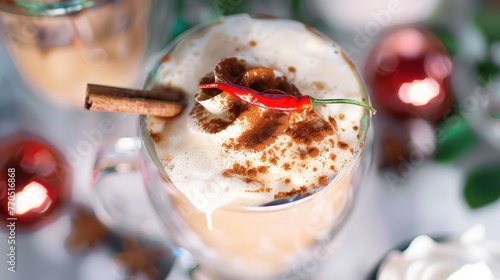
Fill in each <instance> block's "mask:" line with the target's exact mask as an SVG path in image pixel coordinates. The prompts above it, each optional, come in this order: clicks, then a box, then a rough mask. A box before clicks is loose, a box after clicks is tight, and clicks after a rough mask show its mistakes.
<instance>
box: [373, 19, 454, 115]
mask: <svg viewBox="0 0 500 280" xmlns="http://www.w3.org/2000/svg"><path fill="white" fill-rule="evenodd" d="M452 72H453V61H452V59H451V57H450V55H449V54H448V52H447V51H446V49H445V47H444V46H443V44H442V43H441V42H440V41H439V39H438V38H437V37H435V36H434V35H432V34H431V33H430V32H428V31H426V30H425V29H422V28H419V27H410V26H406V27H399V28H397V29H393V30H391V31H389V32H387V34H386V35H385V36H383V37H382V38H381V39H380V41H379V42H378V43H377V44H376V45H375V47H374V48H373V49H372V51H371V53H370V55H369V57H368V59H367V62H366V64H365V68H364V71H363V74H364V79H365V82H366V84H367V86H368V88H369V90H370V96H371V99H372V101H373V104H374V106H375V107H376V108H377V109H378V110H380V111H382V112H386V113H388V114H389V115H392V116H394V117H397V118H413V117H421V118H423V119H425V120H427V121H430V122H436V121H438V120H441V119H443V118H444V117H445V116H446V115H447V114H448V113H449V111H450V109H451V107H452V105H453V95H452V94H451V90H450V78H451V75H452Z"/></svg>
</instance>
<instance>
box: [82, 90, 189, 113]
mask: <svg viewBox="0 0 500 280" xmlns="http://www.w3.org/2000/svg"><path fill="white" fill-rule="evenodd" d="M183 107H184V105H183V104H182V103H181V102H180V98H179V97H178V96H175V97H173V98H172V96H168V95H164V96H161V95H160V94H158V91H157V90H152V91H145V90H137V89H128V88H117V87H109V86H103V85H94V84H88V85H87V95H86V98H85V109H87V110H90V111H108V112H121V113H132V114H140V115H152V116H158V117H174V116H176V115H178V114H179V113H180V112H181V111H182V109H183Z"/></svg>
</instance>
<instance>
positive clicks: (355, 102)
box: [309, 96, 377, 114]
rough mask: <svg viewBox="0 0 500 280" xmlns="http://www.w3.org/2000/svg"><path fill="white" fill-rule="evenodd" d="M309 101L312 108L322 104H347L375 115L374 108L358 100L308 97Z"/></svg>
mask: <svg viewBox="0 0 500 280" xmlns="http://www.w3.org/2000/svg"><path fill="white" fill-rule="evenodd" d="M309 99H311V104H312V107H313V108H314V107H316V106H319V105H324V104H349V105H356V106H360V107H363V108H365V109H368V110H370V111H371V112H372V113H373V114H375V113H377V110H376V109H375V108H373V107H372V106H370V105H368V104H366V103H364V102H361V101H358V100H353V99H316V98H313V97H310V96H309Z"/></svg>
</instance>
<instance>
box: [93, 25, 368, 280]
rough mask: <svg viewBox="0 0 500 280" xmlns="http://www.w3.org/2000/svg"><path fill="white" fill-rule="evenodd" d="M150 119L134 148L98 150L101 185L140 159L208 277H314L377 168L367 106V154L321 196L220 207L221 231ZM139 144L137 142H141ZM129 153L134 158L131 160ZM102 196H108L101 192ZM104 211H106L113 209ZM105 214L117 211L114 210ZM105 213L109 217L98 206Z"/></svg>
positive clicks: (153, 76)
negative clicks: (163, 148) (177, 182)
mask: <svg viewBox="0 0 500 280" xmlns="http://www.w3.org/2000/svg"><path fill="white" fill-rule="evenodd" d="M217 22H219V21H215V23H210V24H206V25H202V26H198V27H196V28H194V29H192V30H190V31H188V32H187V33H186V34H184V35H183V36H181V38H179V39H178V40H176V41H174V42H173V43H171V44H170V45H169V46H167V48H166V49H165V50H164V51H163V55H164V56H167V55H168V54H170V53H171V52H172V50H174V49H175V48H176V47H177V46H179V44H180V43H182V42H183V39H184V38H186V37H189V36H191V35H193V34H197V33H200V32H202V31H203V30H206V29H207V28H209V27H211V26H213V25H215V24H217ZM321 36H323V35H321ZM325 39H326V40H328V38H326V37H325ZM160 64H161V62H160V63H159V64H158V65H157V66H156V68H154V70H153V71H152V72H151V73H150V75H149V77H148V79H147V81H146V83H145V90H149V89H152V88H153V87H154V86H155V84H156V83H157V79H158V75H159V74H158V73H157V71H156V70H158V67H159V65H160ZM351 67H353V66H352V65H351ZM353 70H354V72H355V73H356V74H357V72H356V71H355V69H353ZM356 78H357V80H358V81H359V86H360V89H361V90H362V91H363V92H362V95H363V97H364V98H365V100H368V96H367V93H366V90H365V88H364V85H363V82H362V81H361V78H360V77H359V75H358V76H357V77H356ZM148 119H149V116H145V115H142V116H140V117H139V137H138V138H137V140H138V139H139V138H140V139H141V141H131V142H128V143H129V145H128V146H127V145H125V146H123V145H122V147H121V148H119V149H118V150H117V149H115V150H114V151H113V152H112V153H109V150H104V152H103V153H101V154H100V155H98V158H97V164H96V166H97V167H96V171H97V174H98V176H97V178H98V180H97V182H99V180H102V179H103V177H106V176H109V175H111V174H115V173H119V172H120V170H123V168H118V166H120V165H123V164H124V162H126V161H127V160H126V159H127V158H128V160H129V163H130V162H131V163H132V164H131V165H130V166H129V167H132V168H126V170H130V169H132V170H133V169H134V168H133V167H134V166H135V165H136V163H138V166H140V170H141V173H142V175H143V176H144V182H145V185H146V188H147V193H148V195H149V202H150V204H152V206H153V208H154V209H155V212H156V213H157V214H158V215H157V216H158V218H159V220H160V221H161V224H162V225H161V226H162V228H164V230H165V232H166V235H167V238H168V239H169V240H170V241H172V242H173V243H174V244H175V246H178V247H180V248H182V249H185V250H187V251H188V252H189V253H190V254H191V255H192V256H193V258H194V261H195V262H196V263H197V264H198V266H197V268H199V269H200V271H201V274H202V275H204V276H205V277H208V278H210V279H217V280H222V279H288V280H297V279H307V277H309V275H310V274H311V273H313V272H314V270H316V269H317V267H318V266H319V265H320V264H321V263H323V262H325V261H326V260H327V259H328V256H329V255H330V254H331V253H332V252H333V251H334V245H333V239H334V237H335V235H336V233H337V232H338V231H339V229H340V228H341V225H342V224H343V222H344V221H345V219H346V216H347V214H348V213H349V211H350V209H351V208H352V204H353V200H354V195H355V192H356V189H357V186H358V185H359V184H360V181H361V180H362V178H363V177H364V175H366V174H365V173H366V171H367V169H368V167H369V165H370V160H371V158H370V156H371V155H370V153H369V149H370V145H369V144H370V142H371V141H370V138H371V135H369V133H368V130H369V127H370V113H369V112H368V111H366V110H365V111H364V115H363V118H362V120H361V123H360V127H359V131H358V137H359V139H360V143H361V147H363V146H364V148H363V151H362V152H360V153H357V154H356V155H355V156H354V158H353V159H352V160H351V161H350V162H349V163H348V164H347V165H346V166H345V167H344V168H343V169H342V171H340V172H339V173H338V174H337V175H336V176H335V177H334V178H333V179H331V181H330V182H329V183H328V185H327V186H326V187H324V188H323V189H322V190H320V191H318V192H317V193H314V194H313V195H310V196H307V197H305V198H301V199H299V200H296V201H292V202H287V203H282V204H279V205H272V206H253V207H248V206H246V207H244V206H240V207H234V206H231V207H226V206H223V207H220V208H217V209H216V210H215V211H214V212H213V213H212V214H211V220H212V221H211V224H213V229H210V228H209V226H208V225H207V216H206V214H205V213H204V212H201V211H199V210H198V209H197V208H195V207H194V206H193V205H192V204H191V202H190V201H189V200H188V199H187V198H186V196H185V195H184V194H183V193H182V192H180V191H179V190H178V189H177V188H176V187H175V186H174V184H173V183H172V182H171V180H170V178H169V176H168V174H167V173H166V172H165V170H164V168H163V164H162V163H161V161H160V159H159V156H158V155H157V153H156V150H155V142H154V141H153V139H152V138H151V136H150V128H149V123H148ZM139 142H140V144H139V145H137V146H136V145H135V143H139ZM122 143H127V141H125V142H123V141H122ZM113 147H116V146H113ZM111 149H112V150H113V148H111ZM135 152H137V153H135ZM126 153H129V155H131V157H126ZM110 155H112V156H110ZM110 167H111V168H110ZM104 171H105V172H104ZM103 185H104V184H99V183H98V184H97V186H98V188H96V190H97V194H99V191H100V189H103V188H105V186H103ZM211 195H213V196H217V189H214V192H213V193H212V194H206V193H205V194H200V196H199V197H196V198H195V199H196V200H198V201H200V203H203V201H204V200H209V199H211V198H213V197H210V196H211ZM97 200H100V197H99V195H97ZM97 204H98V205H101V206H102V204H105V203H103V202H102V201H101V202H98V203H97ZM98 208H99V209H101V212H102V210H103V209H106V208H107V207H106V206H104V207H98ZM104 215H105V216H106V217H111V218H112V216H113V214H112V213H111V214H110V213H109V211H108V213H105V214H104ZM98 216H101V217H102V216H103V215H101V214H99V211H98ZM108 219H109V218H108Z"/></svg>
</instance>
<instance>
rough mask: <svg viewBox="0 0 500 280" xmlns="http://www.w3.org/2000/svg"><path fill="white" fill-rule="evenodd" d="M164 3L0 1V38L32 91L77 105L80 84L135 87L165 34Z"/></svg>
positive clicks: (81, 93) (82, 94) (81, 95)
mask: <svg viewBox="0 0 500 280" xmlns="http://www.w3.org/2000/svg"><path fill="white" fill-rule="evenodd" d="M54 2H57V3H54ZM170 5H171V1H168V0H165V1H163V0H141V1H138V0H119V1H116V0H79V1H73V0H72V1H67V0H66V1H33V0H20V1H0V35H1V36H0V42H2V44H3V45H4V46H5V48H6V50H8V51H9V55H10V57H11V59H12V61H13V62H14V64H15V65H16V67H17V68H18V71H19V73H20V75H21V76H22V78H24V80H25V81H26V82H27V83H28V84H29V85H30V86H32V88H33V89H34V91H35V92H36V93H39V94H41V96H42V97H44V98H46V99H48V100H51V101H52V102H55V103H56V104H63V105H66V106H68V105H69V106H71V107H76V108H80V109H81V108H83V104H84V100H85V88H86V85H87V83H94V84H108V85H115V86H123V87H127V86H133V85H134V84H136V85H139V86H140V83H142V81H143V80H144V78H145V77H146V74H147V71H146V69H148V67H145V65H144V64H147V59H148V58H150V56H151V55H153V54H155V53H156V52H159V51H160V50H161V49H162V48H163V47H164V46H165V44H166V43H167V39H168V36H170V32H169V29H168V28H169V26H170V21H171V16H170V15H171V9H170ZM138 82H139V83H138Z"/></svg>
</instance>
